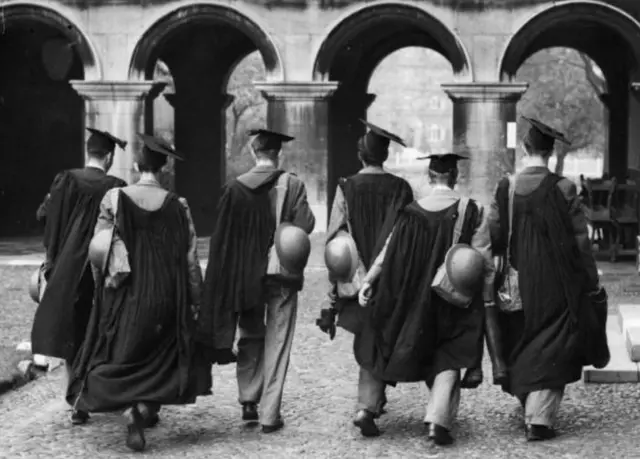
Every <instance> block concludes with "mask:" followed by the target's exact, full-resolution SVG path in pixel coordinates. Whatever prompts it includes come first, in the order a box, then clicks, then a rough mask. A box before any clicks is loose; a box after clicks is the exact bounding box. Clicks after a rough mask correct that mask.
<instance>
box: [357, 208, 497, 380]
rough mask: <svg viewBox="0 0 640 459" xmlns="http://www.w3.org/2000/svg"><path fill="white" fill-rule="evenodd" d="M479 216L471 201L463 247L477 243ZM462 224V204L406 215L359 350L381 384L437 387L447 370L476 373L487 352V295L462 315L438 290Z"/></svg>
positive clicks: (369, 309) (404, 212) (359, 337)
mask: <svg viewBox="0 0 640 459" xmlns="http://www.w3.org/2000/svg"><path fill="white" fill-rule="evenodd" d="M478 214H479V212H478V207H477V204H475V203H474V202H470V203H469V207H468V208H467V212H466V214H465V217H464V218H465V220H464V224H463V229H462V235H461V237H460V243H467V244H469V243H470V242H471V239H472V236H473V232H474V230H475V225H476V222H477V219H478ZM456 218H457V203H456V204H454V205H452V206H450V207H448V208H445V209H443V210H440V211H437V212H432V211H427V210H425V209H423V208H422V207H421V206H420V205H419V204H417V203H412V204H410V205H409V206H407V207H406V208H405V209H403V210H402V211H401V212H400V213H399V216H398V219H397V221H396V222H395V226H394V230H393V234H392V235H391V238H390V240H389V244H388V246H387V250H386V255H385V259H384V264H383V265H382V271H381V273H380V276H379V278H378V280H377V282H376V283H375V285H374V292H373V295H372V297H371V300H370V301H369V304H368V306H367V307H366V308H364V309H365V311H366V315H365V317H366V320H365V323H364V326H363V328H362V331H361V332H360V333H359V334H358V335H356V340H355V343H354V351H355V356H356V360H357V362H358V364H359V365H360V366H361V367H363V368H365V369H367V370H368V371H370V372H371V373H372V374H373V375H374V376H376V377H377V378H378V379H380V380H382V381H385V382H387V383H391V384H393V383H396V382H414V381H427V383H429V384H431V382H432V381H433V378H434V377H435V375H436V374H438V373H440V372H441V371H444V370H455V369H463V368H472V367H474V365H475V364H476V362H477V360H478V358H479V355H480V353H481V352H482V346H481V343H482V339H483V320H484V309H483V308H484V304H483V301H482V296H481V295H480V294H479V295H478V296H477V297H476V298H475V299H474V300H473V302H472V304H471V305H470V306H469V307H468V308H467V309H461V308H457V307H455V306H452V305H450V304H448V303H446V302H445V301H444V300H442V299H441V298H440V297H439V296H437V295H436V294H435V293H433V292H432V290H431V283H432V281H433V277H434V276H435V274H436V271H437V269H438V267H439V266H440V265H441V264H442V263H443V261H444V257H445V254H446V252H447V250H448V249H449V248H450V247H451V243H452V239H453V227H454V225H455V220H456Z"/></svg>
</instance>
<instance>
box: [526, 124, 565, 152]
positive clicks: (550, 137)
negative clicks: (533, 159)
mask: <svg viewBox="0 0 640 459" xmlns="http://www.w3.org/2000/svg"><path fill="white" fill-rule="evenodd" d="M522 118H524V119H525V120H526V121H528V122H529V124H530V128H529V131H528V132H527V134H526V136H527V138H528V140H529V142H530V144H531V146H532V147H533V148H535V149H536V150H542V151H548V150H552V149H553V144H554V143H555V141H556V140H559V141H560V142H562V143H565V144H567V145H571V142H569V140H567V138H566V137H565V135H564V134H563V133H561V132H560V131H557V130H555V129H554V128H552V127H551V126H547V125H546V124H544V123H542V122H540V121H538V120H536V119H534V118H529V117H527V116H522Z"/></svg>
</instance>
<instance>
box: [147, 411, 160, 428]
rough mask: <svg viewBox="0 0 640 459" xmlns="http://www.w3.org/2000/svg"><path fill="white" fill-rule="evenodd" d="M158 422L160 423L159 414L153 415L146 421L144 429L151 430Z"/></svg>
mask: <svg viewBox="0 0 640 459" xmlns="http://www.w3.org/2000/svg"><path fill="white" fill-rule="evenodd" d="M158 422H160V416H158V413H153V414H151V415H149V417H147V418H146V419H145V420H144V427H145V429H151V428H153V427H155V426H157V425H158Z"/></svg>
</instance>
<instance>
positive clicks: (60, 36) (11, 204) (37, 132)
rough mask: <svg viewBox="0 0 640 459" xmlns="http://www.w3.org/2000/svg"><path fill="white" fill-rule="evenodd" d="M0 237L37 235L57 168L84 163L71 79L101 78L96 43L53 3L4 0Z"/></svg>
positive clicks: (80, 107)
mask: <svg viewBox="0 0 640 459" xmlns="http://www.w3.org/2000/svg"><path fill="white" fill-rule="evenodd" d="M2 28H3V32H2V34H0V58H1V59H2V62H5V63H7V62H10V63H11V65H7V66H3V67H2V69H1V70H0V106H1V107H0V145H2V152H3V155H2V156H3V165H2V168H0V214H2V216H3V219H2V222H3V223H2V225H0V235H2V236H23V235H27V234H38V233H39V232H40V231H41V230H42V227H41V225H40V224H39V223H38V222H37V221H36V217H35V214H36V210H37V208H38V205H39V204H40V203H41V202H42V200H43V198H44V196H45V195H46V193H47V192H48V190H49V186H50V185H51V181H52V180H53V178H54V176H55V175H56V173H58V172H60V171H61V170H63V169H68V168H73V167H82V166H83V164H84V129H83V127H84V104H83V101H82V99H81V98H80V96H78V94H77V93H76V92H75V91H74V89H73V88H72V87H71V85H70V84H69V81H70V80H83V79H86V78H91V79H100V78H101V77H102V72H101V68H100V61H99V59H98V57H97V55H96V52H95V49H94V47H93V46H92V44H91V43H90V41H89V39H88V38H87V36H86V34H85V33H84V32H83V31H82V30H81V29H80V27H79V26H78V25H77V24H75V23H74V21H72V20H71V19H70V18H69V17H67V16H66V15H65V14H63V13H62V12H61V11H60V10H59V9H57V8H54V7H50V6H44V5H35V4H32V3H26V2H25V3H12V4H8V5H2Z"/></svg>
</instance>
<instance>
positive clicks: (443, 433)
mask: <svg viewBox="0 0 640 459" xmlns="http://www.w3.org/2000/svg"><path fill="white" fill-rule="evenodd" d="M428 438H429V440H432V441H433V442H434V443H435V444H436V445H439V446H445V445H450V444H451V443H453V437H452V436H451V434H450V433H449V431H448V430H447V429H445V428H444V427H442V426H441V425H438V424H435V423H431V424H429V435H428Z"/></svg>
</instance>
